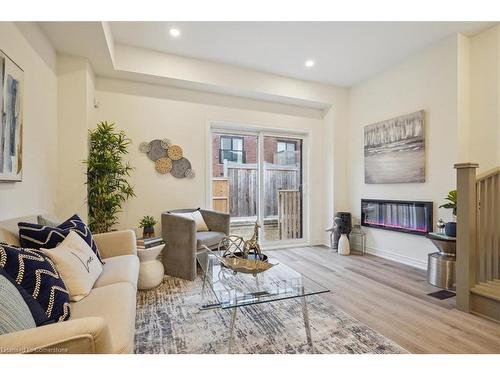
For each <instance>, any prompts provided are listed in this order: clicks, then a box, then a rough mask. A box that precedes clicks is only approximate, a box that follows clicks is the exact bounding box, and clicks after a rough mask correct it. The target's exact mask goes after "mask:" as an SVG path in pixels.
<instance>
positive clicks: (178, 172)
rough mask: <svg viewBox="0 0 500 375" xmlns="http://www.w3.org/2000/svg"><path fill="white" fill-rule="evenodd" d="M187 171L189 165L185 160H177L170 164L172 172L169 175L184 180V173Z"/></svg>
mask: <svg viewBox="0 0 500 375" xmlns="http://www.w3.org/2000/svg"><path fill="white" fill-rule="evenodd" d="M169 150H170V149H169ZM188 169H191V163H190V162H189V160H187V159H186V158H182V159H179V160H174V161H173V162H172V170H171V171H170V173H171V174H172V176H174V177H177V178H184V177H186V171H187V170H188Z"/></svg>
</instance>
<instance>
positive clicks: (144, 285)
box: [137, 245, 165, 289]
mask: <svg viewBox="0 0 500 375" xmlns="http://www.w3.org/2000/svg"><path fill="white" fill-rule="evenodd" d="M164 246H165V245H159V246H154V247H150V248H148V249H137V256H138V257H139V260H140V262H141V264H140V268H139V281H138V283H137V287H138V288H139V289H151V288H155V287H157V286H158V285H160V284H161V281H162V280H163V273H164V272H163V264H162V262H160V261H159V260H158V255H159V254H160V253H161V251H162V250H163V247H164Z"/></svg>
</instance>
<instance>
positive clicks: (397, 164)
mask: <svg viewBox="0 0 500 375" xmlns="http://www.w3.org/2000/svg"><path fill="white" fill-rule="evenodd" d="M364 153H365V183H367V184H388V183H403V182H425V137H424V111H418V112H414V113H410V114H408V115H405V116H400V117H396V118H393V119H390V120H386V121H381V122H378V123H376V124H372V125H368V126H365V143H364Z"/></svg>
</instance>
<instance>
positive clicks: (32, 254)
mask: <svg viewBox="0 0 500 375" xmlns="http://www.w3.org/2000/svg"><path fill="white" fill-rule="evenodd" d="M0 267H1V268H3V269H4V270H5V272H7V273H8V274H9V275H10V277H11V278H12V279H14V281H15V282H16V283H17V284H19V285H21V286H22V287H23V288H24V290H26V291H27V292H28V293H29V294H31V295H32V296H33V298H34V299H35V300H36V301H37V302H38V303H39V304H40V306H41V307H42V308H43V310H44V311H45V315H47V317H48V318H49V319H51V320H54V321H59V322H60V321H63V320H68V319H69V315H70V311H69V308H70V306H69V293H68V291H67V289H66V285H64V281H63V280H62V279H61V276H60V275H59V272H58V271H57V269H56V267H55V265H54V263H53V262H52V261H51V260H50V258H48V257H47V256H45V255H44V254H43V252H42V251H41V250H35V249H23V248H21V247H17V246H11V245H7V244H0Z"/></svg>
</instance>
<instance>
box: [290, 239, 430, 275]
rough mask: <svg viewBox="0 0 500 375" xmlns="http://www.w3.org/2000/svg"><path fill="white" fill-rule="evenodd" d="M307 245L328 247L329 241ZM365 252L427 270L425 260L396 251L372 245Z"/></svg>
mask: <svg viewBox="0 0 500 375" xmlns="http://www.w3.org/2000/svg"><path fill="white" fill-rule="evenodd" d="M309 246H325V247H327V248H330V242H323V243H321V242H318V243H311V244H310V245H309ZM288 247H290V246H288ZM353 249H354V250H358V249H356V248H353ZM358 251H360V250H358ZM366 252H367V253H368V254H372V255H375V256H378V257H380V258H384V259H388V260H392V261H394V262H398V263H402V264H406V265H407V266H412V267H415V268H419V269H421V270H424V271H426V270H427V262H423V261H421V260H418V259H415V258H411V257H407V256H405V255H401V254H396V253H393V252H391V251H387V250H380V249H376V248H373V247H367V248H366Z"/></svg>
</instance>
